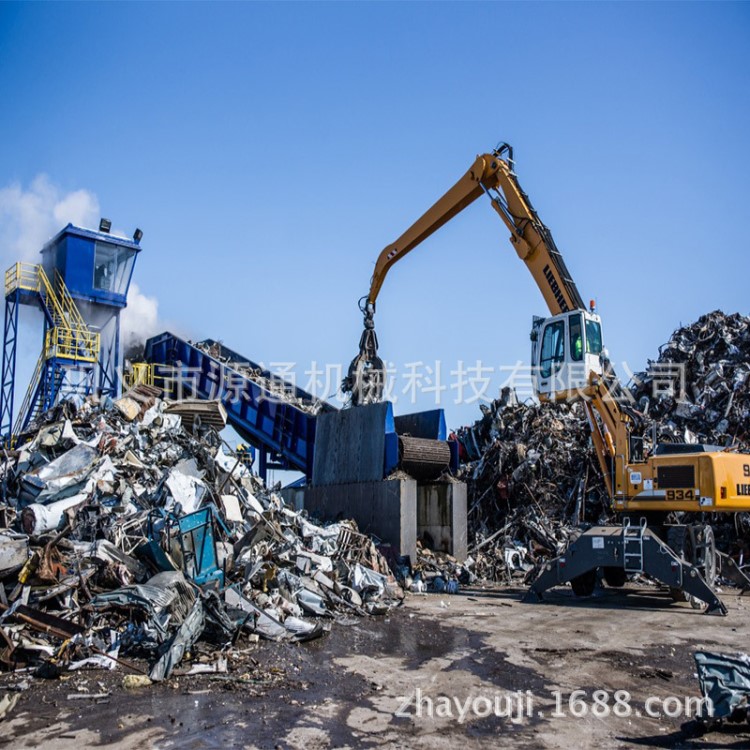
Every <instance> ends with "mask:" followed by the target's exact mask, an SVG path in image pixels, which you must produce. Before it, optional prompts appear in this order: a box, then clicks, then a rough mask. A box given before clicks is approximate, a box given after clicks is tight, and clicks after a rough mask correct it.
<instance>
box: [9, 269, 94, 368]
mask: <svg viewBox="0 0 750 750" xmlns="http://www.w3.org/2000/svg"><path fill="white" fill-rule="evenodd" d="M55 282H56V284H55V285H53V284H52V282H51V281H50V280H49V277H48V276H47V274H46V273H45V271H44V268H42V266H41V265H39V264H38V263H16V264H14V265H12V266H11V267H10V268H9V269H8V270H7V271H6V272H5V296H6V297H7V296H8V295H9V294H11V293H12V292H14V291H15V290H16V289H23V290H25V291H28V292H36V293H37V294H38V295H39V297H40V299H41V300H42V302H43V304H44V306H45V308H46V310H47V313H48V315H49V317H50V319H51V320H52V322H53V324H52V327H51V328H49V329H48V330H47V335H46V337H45V342H44V358H45V359H51V358H52V357H57V358H60V359H69V360H72V361H74V362H97V361H98V359H99V351H100V349H101V336H100V335H99V333H97V332H95V331H92V330H90V329H89V327H88V326H87V325H86V321H85V320H84V319H83V316H82V315H81V312H80V310H79V309H78V307H76V303H75V300H74V299H73V298H72V297H71V296H70V292H69V291H68V288H67V287H66V286H65V282H64V281H63V279H62V277H61V276H60V274H59V273H58V272H57V271H55Z"/></svg>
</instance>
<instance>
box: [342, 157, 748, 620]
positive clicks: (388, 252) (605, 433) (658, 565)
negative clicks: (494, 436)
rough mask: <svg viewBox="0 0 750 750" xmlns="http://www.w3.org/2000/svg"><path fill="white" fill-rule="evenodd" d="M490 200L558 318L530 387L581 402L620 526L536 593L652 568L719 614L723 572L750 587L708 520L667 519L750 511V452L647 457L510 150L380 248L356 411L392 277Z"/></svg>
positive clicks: (546, 334) (549, 326) (572, 553)
mask: <svg viewBox="0 0 750 750" xmlns="http://www.w3.org/2000/svg"><path fill="white" fill-rule="evenodd" d="M482 196H487V198H488V199H489V201H490V205H491V206H492V208H493V209H494V210H495V211H496V212H497V213H498V215H499V216H500V218H501V219H502V221H503V223H504V224H505V226H506V227H507V228H508V230H509V232H510V242H511V244H512V245H513V247H514V248H515V250H516V252H517V254H518V257H519V258H521V260H522V261H523V262H524V263H525V264H526V266H527V268H528V269H529V271H530V272H531V275H532V276H533V278H534V280H535V281H536V283H537V285H538V287H539V289H540V291H541V292H542V296H543V297H544V299H545V302H546V303H547V307H548V308H549V311H550V313H551V315H550V316H549V317H546V318H538V317H535V318H534V319H533V323H532V331H531V341H532V347H531V360H532V372H533V383H534V392H535V394H536V395H537V397H538V398H539V400H540V401H543V402H544V401H551V402H561V401H564V402H568V403H574V402H580V403H582V406H583V408H584V410H585V412H586V415H587V416H588V420H589V423H590V425H591V434H592V440H593V445H594V448H595V451H596V456H597V459H598V462H599V465H600V467H601V471H602V474H603V477H604V481H605V484H606V487H607V490H608V492H609V495H610V497H611V499H612V507H613V509H614V510H615V511H616V512H618V513H619V514H621V517H622V519H623V525H622V526H616V527H609V526H606V527H604V526H601V527H593V528H592V529H589V530H584V531H581V533H580V536H579V537H578V538H577V539H576V540H575V541H574V542H573V543H572V544H571V545H570V547H569V548H568V550H566V553H565V554H564V555H562V556H560V557H559V558H556V559H555V560H554V561H551V562H550V563H548V564H547V566H546V567H545V569H544V570H543V571H542V574H541V575H540V576H539V578H538V579H537V580H536V581H535V583H534V584H533V585H532V591H533V592H535V593H536V594H538V595H539V596H541V593H542V591H544V590H546V589H547V588H550V587H551V586H553V585H555V584H556V583H561V582H566V581H570V582H571V583H572V584H573V589H574V591H575V592H576V593H577V594H590V593H591V592H592V591H593V589H594V586H595V583H596V580H597V569H599V568H602V569H603V572H604V579H605V580H606V581H607V583H608V584H609V585H614V586H621V585H623V584H624V582H625V580H626V577H627V575H628V573H632V572H646V573H648V574H649V575H651V576H652V577H654V578H657V579H658V580H661V581H662V582H664V583H665V584H666V585H668V586H669V587H670V589H671V590H672V592H673V594H674V595H675V598H691V600H692V601H693V602H694V603H695V602H696V601H702V602H704V603H706V604H708V608H709V610H711V611H723V604H722V603H721V602H720V600H719V599H718V598H717V597H716V595H715V594H714V593H713V592H712V590H711V589H710V584H713V582H714V579H715V578H716V575H717V570H718V567H719V566H721V567H722V574H723V575H725V576H727V577H734V578H735V579H736V580H737V581H738V582H739V583H740V584H741V585H743V586H748V585H750V581H749V580H748V579H747V578H745V577H744V575H743V574H742V572H741V571H740V570H739V568H737V566H736V564H734V562H733V561H732V560H731V559H730V558H727V557H726V556H722V555H720V554H718V553H717V551H716V545H715V541H714V536H713V531H712V529H711V526H710V525H708V524H706V523H702V522H700V523H687V524H686V523H668V521H669V520H671V519H672V518H673V516H670V514H673V513H690V514H705V513H713V512H737V511H748V510H750V455H747V454H742V453H738V452H734V451H729V450H726V449H722V448H719V447H715V446H707V445H677V444H668V445H653V448H652V450H650V451H648V455H646V454H647V451H646V450H645V444H646V442H645V441H644V438H643V435H642V426H641V419H640V415H639V414H638V412H637V411H636V410H634V409H633V408H632V404H631V403H630V402H629V400H628V398H627V392H626V391H625V390H624V389H623V388H622V386H621V385H620V383H619V381H618V379H617V377H616V375H615V373H614V371H613V369H612V367H611V364H610V362H609V359H608V356H607V352H606V349H604V348H603V346H602V329H601V319H600V317H599V315H598V314H597V313H596V311H595V308H594V303H593V302H592V303H591V304H590V306H589V308H588V309H587V308H586V306H585V305H584V303H583V300H582V298H581V295H580V294H579V292H578V289H577V287H576V285H575V282H574V281H573V279H572V278H571V275H570V273H569V271H568V269H567V267H566V265H565V262H564V261H563V258H562V255H561V254H560V251H559V250H558V248H557V246H556V245H555V242H554V240H553V238H552V234H551V232H550V231H549V229H548V228H547V227H546V226H545V225H544V224H543V223H542V221H541V219H540V218H539V215H538V214H537V212H536V210H535V209H534V207H533V206H532V204H531V201H530V200H529V197H528V196H527V195H526V193H525V192H524V191H523V189H522V188H521V186H520V184H519V182H518V178H517V177H516V174H515V172H514V161H513V150H512V148H511V147H510V146H509V145H508V144H506V143H503V144H500V145H499V146H498V147H497V148H496V149H495V150H494V151H492V153H487V154H482V155H480V156H477V158H476V160H475V161H474V163H473V164H472V165H471V167H470V168H469V170H468V172H466V174H465V175H464V176H463V177H462V178H461V179H460V180H459V181H458V182H457V183H456V184H455V185H454V186H453V187H452V188H450V190H448V192H446V193H445V195H443V196H442V197H441V198H440V199H439V200H438V201H437V202H436V203H435V204H434V205H433V206H432V207H431V208H429V209H428V210H427V211H426V212H425V213H424V214H423V215H422V216H421V217H420V218H419V219H418V220H417V221H416V222H415V223H414V224H412V226H410V227H409V228H408V229H407V230H406V232H404V233H403V234H402V235H401V236H400V237H399V238H398V239H397V240H396V241H395V242H393V243H392V244H390V245H388V246H387V247H386V248H385V249H384V250H383V251H382V252H381V253H380V256H379V257H378V259H377V262H376V264H375V271H374V273H373V276H372V280H371V283H370V291H369V293H368V294H367V296H366V297H363V298H362V300H360V309H361V311H362V312H363V314H364V332H363V334H362V337H361V340H360V351H359V354H358V355H357V357H355V358H354V360H353V361H352V363H351V365H350V367H349V370H348V373H347V377H346V378H345V379H344V383H343V388H344V390H345V391H346V392H348V393H350V394H351V400H352V404H353V406H359V405H364V404H368V403H374V402H377V401H379V400H380V399H381V398H382V394H383V390H384V385H385V368H384V366H383V362H382V360H381V359H380V357H379V356H378V341H377V336H376V334H375V325H374V315H375V306H376V302H377V298H378V293H379V292H380V289H381V287H382V285H383V282H384V281H385V277H386V275H387V273H388V271H389V270H390V269H391V267H392V266H394V265H395V264H396V263H397V262H398V261H400V260H401V259H402V258H403V257H404V256H406V255H407V254H408V253H409V252H411V251H412V250H414V249H415V248H416V247H417V246H418V245H420V244H421V243H422V242H424V240H426V239H427V238H428V237H429V236H430V235H431V234H433V233H434V232H435V231H437V230H438V229H439V228H440V227H442V226H443V225H444V224H446V223H447V222H448V221H450V220H451V219H452V218H453V217H454V216H456V215H457V214H459V213H460V212H461V211H463V210H464V209H465V208H467V207H468V206H470V205H471V204H472V203H473V202H474V201H476V200H477V199H479V198H480V197H482ZM685 592H687V593H686V594H685Z"/></svg>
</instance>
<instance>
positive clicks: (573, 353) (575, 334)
mask: <svg viewBox="0 0 750 750" xmlns="http://www.w3.org/2000/svg"><path fill="white" fill-rule="evenodd" d="M568 328H569V329H570V358H571V359H572V360H573V361H574V362H580V361H581V360H582V359H583V331H582V330H581V315H580V313H579V314H578V315H571V316H570V317H569V318H568Z"/></svg>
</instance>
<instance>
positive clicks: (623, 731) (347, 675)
mask: <svg viewBox="0 0 750 750" xmlns="http://www.w3.org/2000/svg"><path fill="white" fill-rule="evenodd" d="M520 596H521V591H520V590H513V589H483V588H475V589H471V590H467V591H465V592H464V593H463V594H460V595H457V596H443V597H441V596H438V595H427V596H414V595H412V596H409V597H408V598H407V600H406V602H405V603H404V605H403V606H402V607H400V608H399V609H397V610H395V611H394V612H392V613H391V614H390V615H388V616H387V617H385V618H382V617H381V618H371V619H364V620H355V619H352V620H347V621H343V622H338V623H335V624H334V625H333V627H332V630H331V632H330V634H329V635H327V636H326V637H324V638H322V639H320V640H317V641H314V642H311V643H307V644H301V645H294V646H290V645H278V644H269V643H263V642H261V643H259V644H257V645H252V646H250V647H247V648H246V649H245V652H244V653H243V654H242V655H241V658H240V659H239V660H236V661H230V666H229V673H228V674H227V675H221V674H219V675H200V676H191V677H187V676H179V677H176V678H173V679H172V680H170V681H169V682H168V683H166V684H160V685H152V686H150V687H145V688H139V689H136V690H125V689H123V687H122V685H121V683H122V678H123V675H124V674H125V671H124V670H122V669H121V668H118V669H117V670H114V671H111V672H109V671H106V672H105V671H101V670H97V671H88V672H78V673H75V674H66V675H63V678H62V679H60V678H58V679H54V680H40V679H29V678H28V677H26V678H25V679H26V680H27V681H28V682H29V688H28V689H27V690H25V691H23V692H22V693H20V700H19V702H18V704H17V705H16V707H15V708H14V709H13V710H12V712H11V713H10V715H9V716H8V718H7V719H6V720H5V721H4V722H3V723H2V733H1V736H0V746H1V747H4V748H32V747H39V748H55V749H56V750H57V749H60V750H66V749H69V748H70V749H72V748H82V747H114V748H123V749H130V748H152V747H155V748H196V749H198V748H213V747H222V748H230V747H261V748H329V747H355V746H356V747H377V746H381V747H403V748H455V747H457V746H460V747H462V748H465V749H466V750H469V748H474V747H477V748H478V747H497V746H501V747H508V746H510V747H519V748H573V747H575V748H580V747H597V748H617V747H638V746H642V747H664V748H704V747H730V748H748V747H750V728H749V727H748V726H747V725H729V726H726V727H724V728H720V729H719V730H715V731H711V732H709V733H707V734H701V732H700V731H699V727H700V725H699V724H698V723H697V722H696V721H695V720H694V719H693V718H692V717H691V716H688V715H686V711H695V705H688V706H686V705H685V699H686V698H692V699H696V698H698V697H699V695H700V694H699V690H698V682H697V679H696V677H695V674H694V672H695V668H694V664H693V652H694V651H695V650H697V649H701V648H705V649H710V650H716V651H724V652H736V651H737V650H747V644H748V642H749V641H748V626H747V621H748V611H750V597H747V598H745V599H742V598H738V597H737V596H735V595H734V593H733V592H724V594H723V598H724V600H725V602H726V604H727V606H728V607H729V614H728V616H727V617H718V616H709V615H703V614H701V613H700V612H697V611H695V610H693V609H691V607H690V606H689V605H688V604H674V603H672V602H671V600H669V598H668V597H667V596H665V595H664V594H663V593H659V592H657V591H655V590H654V589H630V590H627V591H626V592H624V591H615V590H604V591H602V592H599V594H598V595H595V596H594V597H593V598H590V599H586V600H578V599H575V598H574V597H573V595H572V593H571V592H570V590H569V589H558V590H556V591H555V592H553V593H552V594H551V595H548V600H547V602H546V603H543V604H526V603H523V602H521V601H520ZM23 679H24V677H23V676H22V675H20V676H11V675H3V676H0V695H2V694H3V693H4V692H6V691H7V689H8V687H9V686H10V685H13V684H16V683H18V682H19V681H22V680H23ZM417 690H419V691H420V692H419V693H417V692H416V691H417ZM578 690H582V691H585V693H583V694H579V693H574V691H578ZM597 690H598V691H606V693H598V694H597V697H598V700H595V698H594V697H593V693H594V691H597ZM555 691H558V692H557V693H556V692H555ZM617 691H627V694H626V693H622V692H617ZM616 692H617V695H615V693H616ZM87 693H88V694H89V695H92V696H96V695H100V696H103V697H99V698H96V697H91V698H75V699H71V698H69V696H70V695H79V696H80V695H81V694H83V695H86V694H87ZM571 694H573V695H572V698H571ZM408 698H411V700H410V701H408V700H407V699H408ZM617 699H619V700H617ZM649 699H651V702H650V703H649V702H648V701H649ZM665 699H666V700H665ZM404 704H407V705H404ZM519 706H520V710H519ZM647 707H648V709H649V710H650V712H651V713H655V714H659V713H660V714H661V715H659V716H649V715H647ZM662 709H664V711H662ZM509 710H510V712H511V715H510V716H508V715H496V713H497V714H508V711H509ZM397 712H398V715H397ZM665 713H669V714H671V717H670V716H667V715H665ZM487 714H489V715H487Z"/></svg>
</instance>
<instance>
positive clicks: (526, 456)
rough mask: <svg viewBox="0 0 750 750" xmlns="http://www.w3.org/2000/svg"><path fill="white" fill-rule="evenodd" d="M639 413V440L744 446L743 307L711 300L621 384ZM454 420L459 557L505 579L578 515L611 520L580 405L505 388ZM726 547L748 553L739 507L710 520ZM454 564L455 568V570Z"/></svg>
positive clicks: (529, 564)
mask: <svg viewBox="0 0 750 750" xmlns="http://www.w3.org/2000/svg"><path fill="white" fill-rule="evenodd" d="M625 395H626V397H627V398H628V401H629V404H628V406H629V407H630V408H634V409H635V410H637V411H639V412H640V413H641V414H642V416H643V436H644V441H645V443H646V450H649V449H650V445H651V443H652V442H653V436H654V435H655V436H656V438H657V441H658V442H666V441H668V442H678V443H698V442H702V443H706V444H710V445H718V446H722V447H726V446H732V447H733V448H735V449H737V450H740V451H750V318H748V317H743V316H741V315H739V314H735V315H725V314H723V313H722V312H720V311H715V312H712V313H709V314H707V315H704V316H702V317H701V318H700V319H699V320H698V321H696V322H695V323H694V324H692V325H689V326H684V327H681V328H679V329H678V330H676V331H675V332H674V334H673V335H672V337H671V339H670V340H669V342H668V343H667V344H665V345H664V346H662V347H661V348H660V352H659V357H658V359H656V360H654V361H649V363H648V367H647V369H646V371H644V372H641V373H638V374H637V375H636V376H635V377H634V378H633V380H632V382H631V383H630V384H629V387H628V388H627V389H625ZM481 409H482V415H483V416H482V418H481V419H480V420H478V421H477V422H476V423H475V424H474V425H472V426H470V427H465V428H462V429H461V430H459V431H458V433H457V437H458V440H459V442H460V444H461V454H462V458H463V464H462V469H461V477H460V478H461V479H463V480H464V481H466V482H467V484H468V496H469V533H470V542H471V543H472V544H471V546H470V552H471V553H472V556H471V558H470V560H469V561H467V563H466V566H465V567H467V566H468V569H469V570H470V571H471V573H473V574H474V575H476V576H477V577H480V578H486V579H489V580H497V581H506V582H510V580H511V579H512V578H518V577H528V575H529V573H530V572H531V571H533V570H534V568H535V566H536V564H538V563H539V562H541V561H542V560H544V559H546V558H548V557H554V556H556V555H557V554H560V553H561V552H562V551H563V550H564V549H565V547H566V546H567V542H568V539H569V536H570V533H571V532H572V530H573V528H574V526H575V525H576V524H578V523H580V522H589V523H606V522H607V521H609V520H611V513H610V503H609V499H608V497H607V493H606V490H605V488H604V485H603V482H602V480H601V475H600V470H599V466H598V463H597V460H596V456H595V454H594V452H593V448H592V445H591V440H590V430H589V427H588V423H587V420H586V417H585V415H584V413H583V411H582V409H581V408H580V406H579V405H572V406H568V405H564V404H562V405H556V404H529V403H525V404H519V403H518V402H517V400H516V398H515V394H514V393H513V391H512V390H510V389H504V390H503V392H502V394H501V397H500V398H499V399H497V400H496V401H494V402H493V403H492V404H490V405H489V406H488V405H482V406H481ZM712 523H713V524H714V525H715V529H716V533H717V543H718V544H719V547H720V548H721V549H723V550H724V551H726V552H735V553H736V552H740V553H741V552H742V551H743V550H744V552H745V557H746V558H748V557H750V518H748V517H747V514H732V515H726V516H721V517H717V518H716V519H714V520H713V521H712ZM458 572H459V573H460V571H458Z"/></svg>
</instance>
